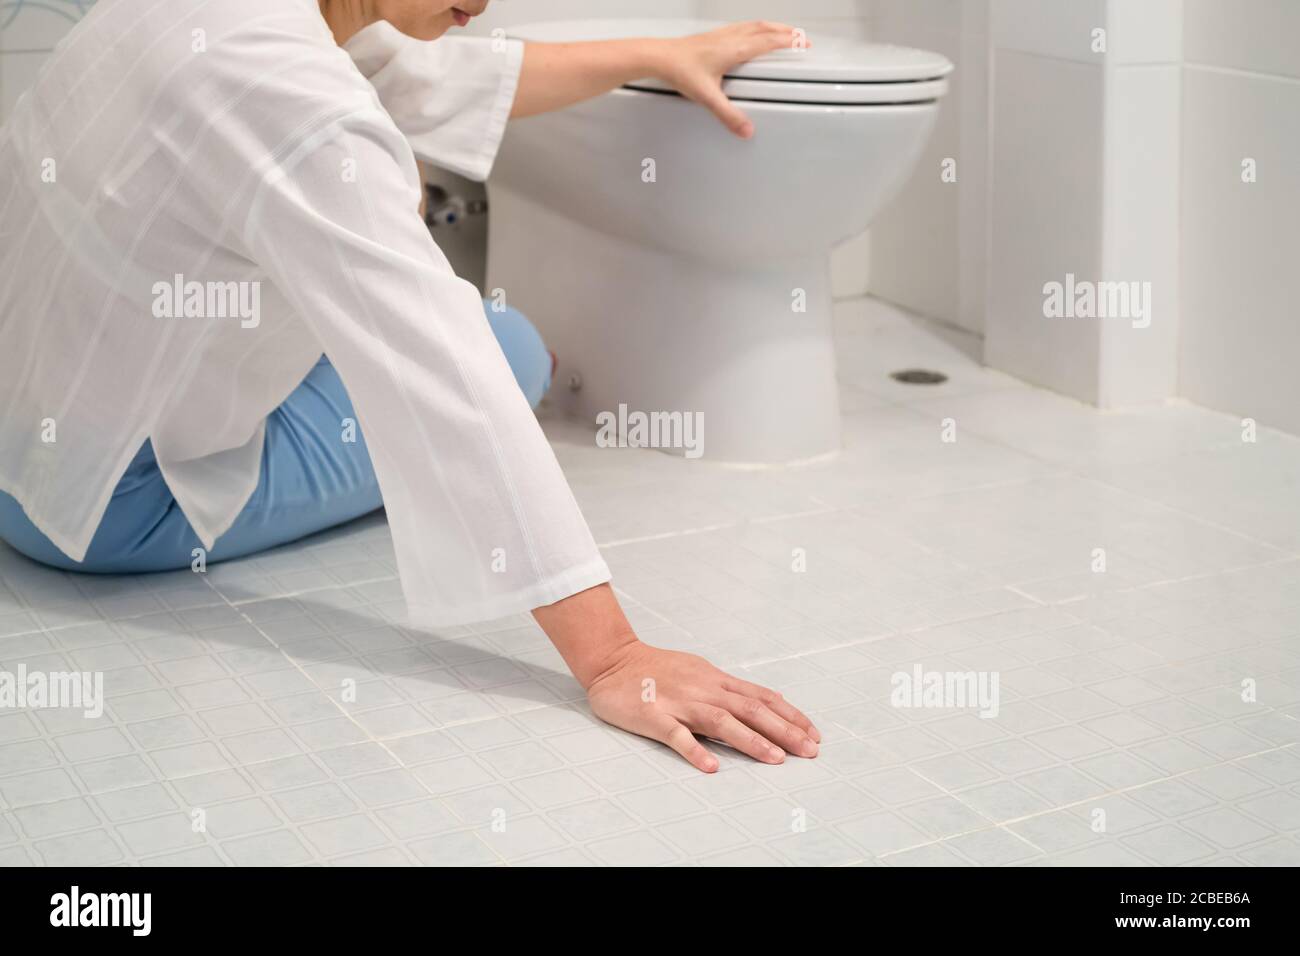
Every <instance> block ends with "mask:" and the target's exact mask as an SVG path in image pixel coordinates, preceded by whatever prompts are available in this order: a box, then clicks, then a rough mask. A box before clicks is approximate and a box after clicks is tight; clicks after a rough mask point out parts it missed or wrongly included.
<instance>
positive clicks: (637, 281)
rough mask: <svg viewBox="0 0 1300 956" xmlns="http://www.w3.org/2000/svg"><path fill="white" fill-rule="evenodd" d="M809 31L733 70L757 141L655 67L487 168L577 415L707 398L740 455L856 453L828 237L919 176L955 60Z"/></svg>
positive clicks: (510, 147)
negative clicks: (840, 364)
mask: <svg viewBox="0 0 1300 956" xmlns="http://www.w3.org/2000/svg"><path fill="white" fill-rule="evenodd" d="M719 25H720V24H718V23H714V22H703V21H682V20H644V21H642V20H584V21H572V22H553V23H543V24H536V25H530V26H525V27H519V28H516V29H514V30H512V31H510V33H511V34H512V35H514V36H517V37H519V38H522V39H525V40H537V41H578V40H597V39H610V38H615V37H628V36H681V35H686V34H690V33H698V32H701V31H704V30H708V29H712V28H714V27H716V26H719ZM810 40H811V43H812V46H811V48H810V49H807V50H802V51H800V50H795V49H791V50H782V51H779V52H778V53H775V54H772V55H769V56H764V57H761V58H760V59H758V60H755V61H753V62H751V63H749V64H746V65H745V66H742V67H740V68H738V69H737V70H735V71H734V73H733V74H732V75H731V78H730V79H728V80H727V81H726V91H727V93H728V95H730V96H731V97H732V98H733V99H734V100H737V101H738V102H739V105H740V106H741V107H742V108H743V109H744V110H745V111H746V112H747V113H748V114H749V116H750V118H751V119H753V121H754V124H755V126H756V128H757V133H756V135H755V137H754V139H753V140H750V141H743V140H740V139H737V138H735V137H734V136H732V135H731V134H730V133H729V132H727V130H726V129H724V128H723V127H722V126H721V124H719V123H718V122H717V120H716V119H714V117H713V116H712V115H711V114H710V113H708V112H707V111H705V110H704V109H703V108H701V107H698V106H696V105H694V104H692V103H689V102H687V101H686V100H685V99H683V98H682V97H680V96H678V95H676V94H674V93H672V92H670V91H667V90H666V89H665V88H663V87H661V86H659V85H658V84H656V83H654V82H652V81H647V82H642V83H635V84H632V85H630V86H628V87H624V88H622V89H619V90H616V91H614V92H613V93H610V94H609V95H606V96H602V97H600V98H598V99H595V100H591V101H589V102H587V103H584V104H582V105H580V106H577V107H575V108H572V109H569V110H565V111H563V112H559V113H553V114H548V115H545V116H538V117H533V118H529V119H525V120H520V121H517V122H514V123H512V124H511V125H510V128H509V132H508V133H507V134H506V139H505V142H504V144H503V147H502V150H501V153H500V156H499V157H498V160H497V164H496V168H495V170H494V172H493V175H492V178H491V179H490V181H489V183H488V190H489V198H490V206H489V208H490V217H491V219H490V224H489V241H488V248H489V252H488V282H487V284H488V289H489V290H497V289H500V290H504V293H505V296H506V301H507V302H508V303H509V304H511V305H515V306H518V307H519V308H520V309H522V310H523V311H524V313H525V314H527V315H528V316H529V317H530V318H532V319H533V320H534V321H535V322H536V323H537V325H538V327H539V328H540V329H541V331H542V334H543V335H544V336H545V337H546V340H547V343H548V345H549V346H550V347H551V348H552V349H554V350H555V351H556V352H557V353H558V355H559V357H560V374H559V376H558V377H557V382H556V385H555V387H554V389H553V390H552V392H551V400H552V401H553V402H554V403H557V404H558V405H559V406H560V408H561V409H563V410H564V411H565V412H566V413H568V414H571V415H575V416H578V417H581V418H582V419H585V420H587V421H589V422H592V423H593V425H594V424H595V422H596V418H597V416H598V415H600V414H601V413H602V412H608V413H612V414H613V415H615V416H618V415H619V410H620V406H625V407H626V410H627V411H628V412H641V413H644V414H645V415H651V414H653V413H656V412H668V413H683V414H698V417H697V419H696V420H697V421H699V422H701V423H702V426H703V432H702V439H703V441H702V451H703V455H704V457H706V458H710V459H714V460H718V461H724V462H735V463H744V464H775V463H790V462H798V461H802V460H808V459H813V458H817V457H820V456H823V455H827V454H830V453H833V452H835V451H837V450H838V448H839V446H840V416H839V402H838V394H837V388H836V381H835V354H834V345H833V342H832V339H831V294H830V252H831V250H832V248H833V247H834V246H835V245H837V244H838V243H839V242H841V241H842V240H844V239H847V238H850V237H852V236H854V235H857V234H859V233H861V232H862V231H864V230H865V229H866V228H867V226H868V225H869V224H870V222H871V219H872V217H873V216H874V215H875V214H876V212H877V211H878V210H879V209H880V208H881V206H883V205H884V204H885V203H886V202H888V201H889V200H890V199H891V198H892V197H893V196H894V194H895V192H896V191H897V190H898V189H899V188H900V187H901V185H902V183H903V182H904V181H905V179H906V177H907V176H908V175H909V174H910V173H911V171H912V168H913V166H914V165H915V163H916V161H917V158H918V156H919V155H920V153H921V150H922V147H923V146H924V144H925V141H926V139H927V137H928V135H929V132H930V130H931V128H932V126H933V123H934V118H935V115H936V113H937V110H938V103H937V101H938V99H939V98H940V97H942V96H943V95H944V94H945V93H946V92H947V81H946V80H945V79H944V77H945V76H946V75H947V74H948V73H949V72H950V71H951V70H952V64H951V63H950V62H949V61H948V60H946V59H945V58H944V57H942V56H939V55H938V54H935V53H928V52H925V51H922V50H914V49H908V48H902V47H893V46H884V45H879V44H868V43H862V42H848V41H843V40H836V39H833V38H827V37H818V36H816V35H812V36H811V37H810ZM938 175H939V170H938V169H937V168H936V169H935V176H938ZM664 450H666V451H670V452H678V453H680V451H681V450H680V449H674V448H666V449H664Z"/></svg>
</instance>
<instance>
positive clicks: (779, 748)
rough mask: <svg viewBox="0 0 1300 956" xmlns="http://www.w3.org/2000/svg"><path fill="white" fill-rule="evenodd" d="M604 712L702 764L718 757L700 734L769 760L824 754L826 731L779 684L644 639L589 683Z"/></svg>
mask: <svg viewBox="0 0 1300 956" xmlns="http://www.w3.org/2000/svg"><path fill="white" fill-rule="evenodd" d="M587 698H588V700H589V701H590V702H591V709H592V711H593V712H594V713H595V715H596V716H597V717H599V718H600V719H601V720H603V721H605V722H606V723H610V724H613V725H614V726H615V727H621V728H622V729H623V730H628V731H631V732H632V733H634V734H640V735H641V736H643V737H649V738H651V739H652V740H658V741H660V742H661V743H664V744H667V745H668V746H669V747H672V748H673V750H676V751H677V752H678V753H679V754H681V755H682V756H683V757H685V758H686V759H687V760H688V761H690V762H691V764H692V765H694V766H695V767H696V768H698V769H699V770H703V771H704V772H705V773H712V772H713V771H715V770H717V769H718V759H717V758H716V757H715V756H713V754H711V753H709V751H708V750H707V749H705V747H704V746H703V745H702V744H701V743H700V742H699V741H698V740H697V739H696V738H695V735H696V734H699V735H700V736H704V737H710V738H713V739H714V740H718V741H721V742H722V743H724V744H727V745H728V746H730V747H733V748H735V749H736V750H739V751H741V752H742V753H746V754H748V755H749V756H751V757H753V758H754V759H755V760H759V761H762V762H763V763H772V764H776V763H781V762H782V761H784V760H785V756H786V754H787V753H789V754H795V755H796V756H799V757H815V756H817V749H818V748H817V744H818V743H819V742H820V741H821V734H820V733H818V731H817V728H816V727H814V726H813V725H812V722H811V721H809V719H808V718H807V717H805V716H804V715H803V714H802V713H800V711H799V710H797V709H796V708H795V707H793V706H791V705H790V704H789V703H787V702H786V701H785V699H784V698H783V697H782V696H781V695H780V694H778V693H777V692H776V691H774V690H769V689H768V688H766V687H760V686H759V685H758V684H751V683H750V682H749V681H744V680H741V679H740V678H738V677H732V676H731V675H730V674H727V673H725V672H723V671H720V670H718V668H716V667H714V666H713V665H712V664H710V663H709V662H708V661H706V660H705V659H704V658H702V657H697V656H696V655H694V654H683V653H680V652H678V651H666V650H662V649H660V648H657V647H651V646H649V645H648V644H642V643H641V642H640V641H633V642H632V643H629V644H627V645H626V646H624V647H623V648H621V649H620V650H619V652H618V654H617V655H616V656H615V657H614V659H613V660H612V661H611V662H610V663H609V665H608V666H607V667H606V669H605V670H604V671H603V672H602V673H601V674H600V675H599V676H598V677H596V679H595V680H594V681H592V683H591V684H590V686H588V688H587Z"/></svg>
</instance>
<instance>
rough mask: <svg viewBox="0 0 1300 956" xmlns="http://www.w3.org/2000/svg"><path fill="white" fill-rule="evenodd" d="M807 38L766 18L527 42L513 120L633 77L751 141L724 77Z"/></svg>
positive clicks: (584, 97) (597, 92) (750, 131)
mask: <svg viewBox="0 0 1300 956" xmlns="http://www.w3.org/2000/svg"><path fill="white" fill-rule="evenodd" d="M801 37H802V34H800V33H798V32H797V31H796V30H795V29H794V27H789V26H786V25H785V24H781V23H769V22H766V21H759V22H752V23H737V24H733V25H731V26H726V27H722V28H721V29H719V30H714V31H712V32H710V33H701V34H697V35H695V36H689V37H683V38H681V39H677V40H645V39H642V40H606V41H598V42H593V43H528V44H526V45H525V47H524V65H523V70H522V72H521V73H520V75H519V91H518V93H517V94H516V96H515V105H514V110H513V111H512V112H511V116H513V117H516V118H518V117H524V116H534V115H536V114H538V113H549V112H551V111H552V110H558V109H563V108H564V107H566V106H572V105H573V104H574V103H580V102H582V101H583V100H588V99H591V98H592V97H596V96H600V95H601V94H602V93H607V92H609V91H610V90H613V89H617V88H618V87H620V86H622V85H624V84H625V83H630V82H632V81H633V80H642V79H649V78H653V79H657V80H662V81H663V82H665V83H668V84H669V85H671V86H672V87H673V88H674V89H676V90H677V91H678V92H679V93H681V94H682V95H683V96H685V97H686V98H688V99H691V100H694V101H695V102H697V103H699V104H701V105H702V106H705V107H707V108H708V109H709V110H711V111H712V112H713V113H714V115H715V116H717V117H718V119H719V120H720V121H721V122H722V124H723V125H724V126H726V127H727V128H728V129H729V130H731V131H732V132H733V133H735V134H736V135H737V136H740V137H742V138H744V139H748V138H749V137H751V136H753V135H754V124H753V123H751V122H750V120H749V117H747V116H746V115H745V114H744V113H743V112H742V111H741V110H740V109H739V108H738V107H736V106H735V105H734V104H733V103H732V102H731V101H730V100H729V99H727V96H726V94H724V93H723V92H722V77H723V76H724V75H725V74H726V72H727V71H728V70H730V69H732V68H733V67H736V66H738V65H739V64H741V63H746V62H748V61H749V60H752V59H754V57H757V56H761V55H763V54H764V53H770V52H772V51H773V50H780V49H792V48H795V47H796V44H800V46H806V42H803V41H801Z"/></svg>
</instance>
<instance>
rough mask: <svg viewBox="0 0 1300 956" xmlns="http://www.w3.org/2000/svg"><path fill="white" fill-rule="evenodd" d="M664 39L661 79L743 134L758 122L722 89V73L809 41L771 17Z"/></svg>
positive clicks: (804, 45) (801, 46) (803, 46)
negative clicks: (664, 54) (751, 118)
mask: <svg viewBox="0 0 1300 956" xmlns="http://www.w3.org/2000/svg"><path fill="white" fill-rule="evenodd" d="M665 44H666V45H665V50H666V56H664V58H663V62H662V65H661V66H660V69H659V79H661V80H663V81H664V82H665V83H668V84H670V85H671V86H672V87H673V88H674V89H675V90H677V92H679V93H681V94H682V96H685V97H686V98H687V99H689V100H693V101H694V102H696V103H699V104H700V105H701V106H703V107H705V108H706V109H708V110H710V111H711V112H712V113H713V115H714V116H716V117H717V118H718V120H719V121H720V122H721V123H722V125H724V126H726V127H727V129H729V130H731V132H733V133H735V134H736V135H737V136H739V137H741V138H742V139H749V138H750V137H752V136H753V135H754V124H753V122H752V121H751V120H750V118H749V117H748V116H746V115H745V112H744V111H743V110H742V109H740V107H738V106H736V104H734V103H733V102H731V100H729V99H728V98H727V94H726V93H724V92H723V91H722V80H723V77H724V76H726V75H727V73H729V72H730V71H731V70H733V69H735V68H736V67H737V66H740V65H741V64H742V63H748V62H749V61H750V60H752V59H754V58H755V57H759V56H762V55H763V54H764V53H772V52H773V51H775V50H795V49H807V48H808V47H809V45H810V44H809V42H808V40H807V38H806V36H805V35H804V34H803V32H802V31H800V30H796V29H795V28H794V27H792V26H788V25H787V24H784V23H773V22H771V21H768V20H756V21H751V22H748V23H733V24H730V25H728V26H725V27H721V28H719V29H717V30H711V31H710V32H708V33H697V34H695V35H694V36H689V37H683V38H682V39H680V40H668V41H665Z"/></svg>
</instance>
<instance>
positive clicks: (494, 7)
mask: <svg viewBox="0 0 1300 956" xmlns="http://www.w3.org/2000/svg"><path fill="white" fill-rule="evenodd" d="M699 15H700V14H699V3H698V0H619V3H617V4H610V3H602V2H600V0H523V2H515V3H492V4H489V6H488V9H487V12H486V13H485V14H484V15H483V16H481V17H476V18H475V20H474V22H473V23H471V24H470V26H469V27H468V28H467V29H466V32H467V33H470V34H477V35H486V34H489V33H491V32H492V31H493V30H494V29H496V28H497V27H511V26H517V25H518V24H521V23H537V22H541V21H544V20H590V19H597V18H599V19H610V18H617V19H631V18H662V17H685V18H696V17H698V16H699Z"/></svg>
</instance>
